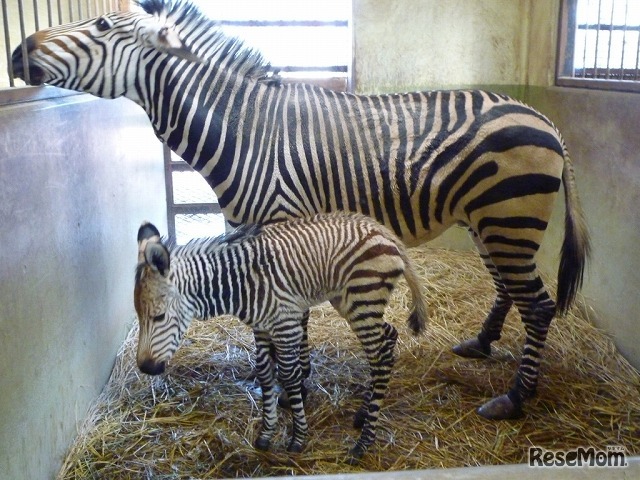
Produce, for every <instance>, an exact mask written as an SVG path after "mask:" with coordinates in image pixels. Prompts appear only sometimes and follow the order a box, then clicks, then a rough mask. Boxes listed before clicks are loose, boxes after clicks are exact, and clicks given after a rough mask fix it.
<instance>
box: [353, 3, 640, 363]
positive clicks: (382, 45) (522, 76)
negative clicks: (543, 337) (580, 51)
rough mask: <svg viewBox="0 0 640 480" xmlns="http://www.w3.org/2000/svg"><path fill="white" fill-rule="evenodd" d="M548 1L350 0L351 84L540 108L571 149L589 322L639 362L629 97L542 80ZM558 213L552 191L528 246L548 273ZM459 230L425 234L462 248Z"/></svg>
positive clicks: (637, 219)
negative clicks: (548, 209) (541, 238)
mask: <svg viewBox="0 0 640 480" xmlns="http://www.w3.org/2000/svg"><path fill="white" fill-rule="evenodd" d="M559 7H560V0H535V1H533V0H520V1H513V0H483V1H464V0H459V1H456V0H453V1H451V2H449V1H447V2H443V1H439V0H402V1H399V2H386V1H382V0H354V38H355V41H354V45H355V52H354V57H355V67H354V69H355V74H356V91H358V92H360V93H375V92H399V91H409V90H424V89H436V88H458V87H477V88H489V89H492V90H496V91H500V92H503V93H509V94H511V95H515V96H516V97H518V98H521V99H523V100H525V101H527V102H528V103H530V104H531V105H533V106H534V107H536V108H538V109H539V110H540V111H542V112H543V113H545V114H546V115H548V116H549V118H551V119H552V120H553V121H554V122H555V123H556V124H557V125H558V127H559V128H560V130H561V131H562V133H563V135H564V137H565V140H566V142H567V145H568V147H569V151H570V152H571V154H572V158H573V160H574V165H575V167H576V177H577V183H578V191H579V193H580V195H581V197H582V203H583V207H584V209H585V211H586V216H587V220H588V222H589V225H590V228H591V233H592V236H593V258H592V261H591V264H590V267H589V269H588V272H587V277H586V283H585V287H584V290H583V291H584V293H585V295H586V297H587V301H588V303H589V305H590V306H591V307H593V310H594V314H593V320H594V322H595V323H596V325H598V326H600V327H602V328H604V329H605V330H606V331H607V332H608V333H609V334H611V335H612V336H613V339H614V341H615V343H616V345H617V346H618V348H619V349H620V351H621V352H622V353H623V354H624V355H625V356H626V357H627V358H628V359H629V360H630V361H631V362H632V363H633V364H634V365H635V366H636V367H638V368H640V329H638V328H637V321H638V319H639V318H640V302H638V301H637V300H636V298H637V290H638V287H640V273H639V272H640V247H638V239H640V209H639V208H638V205H640V193H639V192H640V158H639V157H640V154H639V153H638V152H640V137H639V136H638V132H637V130H638V114H639V112H640V95H638V94H628V93H620V92H604V91H588V90H584V89H572V88H558V87H553V86H552V85H553V81H554V72H555V55H556V35H557V28H558V12H559ZM563 214H564V205H563V204H562V202H561V201H559V202H558V208H557V209H556V212H555V213H554V216H553V218H552V222H551V224H550V227H549V230H548V233H547V236H546V238H545V242H544V244H543V248H542V249H541V251H540V253H539V255H538V260H539V263H540V265H541V268H542V269H543V270H544V271H545V272H547V273H549V274H552V275H555V274H556V270H557V265H558V253H559V248H560V240H561V237H562V235H563V234H564V226H563V223H562V215H563ZM457 230H458V231H457ZM459 230H460V229H450V231H449V232H447V233H446V234H445V235H443V236H441V237H440V238H439V239H438V240H436V241H435V242H434V243H435V244H436V245H438V246H449V247H451V248H470V247H471V244H470V242H468V241H467V240H466V237H465V235H464V233H463V232H460V231H459ZM561 321H562V320H559V321H558V324H560V322H561Z"/></svg>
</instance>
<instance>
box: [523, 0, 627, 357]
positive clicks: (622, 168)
mask: <svg viewBox="0 0 640 480" xmlns="http://www.w3.org/2000/svg"><path fill="white" fill-rule="evenodd" d="M543 3H551V4H553V6H552V7H550V8H543V7H544V6H543V5H542V4H539V3H538V2H533V4H532V9H531V13H532V18H534V19H535V21H532V22H531V25H532V27H531V29H530V39H529V44H530V50H531V52H532V53H531V54H530V56H529V57H530V60H529V67H528V68H529V71H530V72H531V73H530V75H529V78H530V85H529V87H528V88H527V92H526V96H525V99H526V101H527V102H528V103H530V104H531V105H533V106H534V107H536V108H538V109H539V110H540V111H541V112H543V113H545V114H546V115H548V116H549V117H550V118H551V119H552V120H553V121H554V122H555V123H556V125H557V126H558V128H559V129H560V131H561V132H562V134H563V136H564V138H565V141H566V143H567V146H568V148H569V152H570V154H571V157H572V158H573V162H574V165H575V167H576V180H577V183H578V190H579V193H580V197H581V199H582V205H583V208H584V210H585V213H586V216H587V220H588V222H589V226H590V231H591V236H592V241H593V256H592V259H591V264H590V267H589V270H588V275H587V279H586V284H585V287H584V289H583V293H584V295H585V296H586V299H587V302H588V304H589V305H590V306H591V307H592V308H593V320H594V323H595V324H596V325H598V326H599V327H601V328H603V329H604V330H606V331H607V332H608V333H609V334H610V335H611V336H612V337H613V340H614V341H615V343H616V345H617V347H618V349H619V350H620V352H621V353H622V354H623V355H624V356H625V357H626V358H627V359H629V360H630V361H631V363H633V365H635V366H636V367H637V368H640V329H639V328H638V319H640V302H639V301H638V300H637V299H638V288H640V246H639V240H640V208H639V206H640V136H639V135H638V125H639V118H640V94H638V93H624V92H607V91H599V90H586V89H579V88H560V87H553V86H551V85H552V84H553V72H554V65H555V48H554V46H555V43H556V42H555V37H556V34H557V29H556V27H555V26H556V25H557V21H558V20H557V18H558V12H559V6H560V0H546V1H545V2H543ZM535 52H541V54H540V55H536V54H535ZM543 52H544V53H543ZM563 214H564V206H563V205H562V204H561V205H559V208H557V209H556V212H555V214H554V218H555V219H556V221H554V222H553V224H552V228H551V229H550V231H549V234H548V235H547V238H546V243H545V245H544V248H543V250H542V251H541V252H540V261H541V265H542V268H544V269H546V270H547V271H554V272H555V269H556V268H557V252H558V248H559V245H560V240H561V236H562V234H563V229H562V228H561V218H562V215H563ZM560 322H561V320H560Z"/></svg>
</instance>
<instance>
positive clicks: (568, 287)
mask: <svg viewBox="0 0 640 480" xmlns="http://www.w3.org/2000/svg"><path fill="white" fill-rule="evenodd" d="M562 181H563V183H564V196H565V214H564V241H563V242H562V250H561V253H560V264H559V267H558V294H557V299H556V313H557V314H558V315H564V314H565V313H567V311H568V310H569V308H570V307H571V305H572V304H573V302H574V301H575V298H576V295H577V293H578V290H580V288H581V287H582V280H583V277H584V269H585V265H586V263H587V259H588V258H589V256H590V253H591V243H590V240H589V230H588V228H587V223H586V221H585V218H584V213H583V212H582V208H581V207H580V201H579V199H578V194H577V191H576V186H575V178H574V174H573V167H572V165H571V161H570V159H569V156H568V155H567V154H566V150H565V157H564V169H563V171H562Z"/></svg>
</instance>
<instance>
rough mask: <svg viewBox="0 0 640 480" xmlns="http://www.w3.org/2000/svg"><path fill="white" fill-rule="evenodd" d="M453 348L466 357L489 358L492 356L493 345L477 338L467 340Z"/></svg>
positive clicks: (454, 351) (457, 353)
mask: <svg viewBox="0 0 640 480" xmlns="http://www.w3.org/2000/svg"><path fill="white" fill-rule="evenodd" d="M451 350H453V353H455V354H456V355H460V356H461V357H464V358H489V357H490V356H491V345H483V344H481V343H480V341H479V340H478V339H477V338H471V339H469V340H465V341H464V342H462V343H460V344H459V345H456V346H455V347H453V348H452V349H451Z"/></svg>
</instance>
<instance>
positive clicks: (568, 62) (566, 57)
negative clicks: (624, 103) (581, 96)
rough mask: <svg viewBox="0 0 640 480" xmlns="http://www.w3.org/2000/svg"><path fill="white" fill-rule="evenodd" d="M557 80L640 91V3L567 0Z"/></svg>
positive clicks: (634, 0)
mask: <svg viewBox="0 0 640 480" xmlns="http://www.w3.org/2000/svg"><path fill="white" fill-rule="evenodd" d="M560 22H561V24H560V41H559V50H558V68H557V84H558V85H563V86H576V87H586V88H601V89H609V90H627V91H640V68H639V67H640V1H638V0H563V3H562V12H561V17H560Z"/></svg>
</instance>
